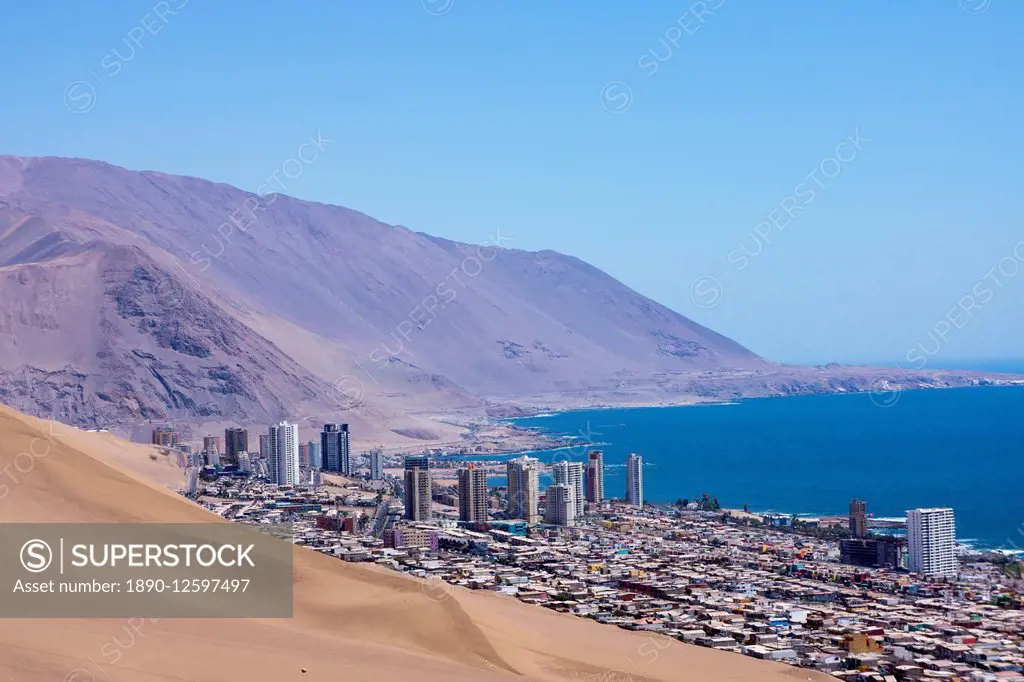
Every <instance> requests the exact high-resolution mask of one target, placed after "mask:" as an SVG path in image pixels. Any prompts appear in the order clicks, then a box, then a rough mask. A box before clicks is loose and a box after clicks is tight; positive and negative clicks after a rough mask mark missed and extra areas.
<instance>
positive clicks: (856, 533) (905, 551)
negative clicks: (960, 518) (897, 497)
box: [839, 500, 959, 578]
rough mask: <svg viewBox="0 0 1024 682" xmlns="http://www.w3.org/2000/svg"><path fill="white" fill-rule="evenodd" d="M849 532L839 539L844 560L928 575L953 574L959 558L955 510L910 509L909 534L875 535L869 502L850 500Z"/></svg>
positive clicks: (937, 576) (942, 576) (908, 515)
mask: <svg viewBox="0 0 1024 682" xmlns="http://www.w3.org/2000/svg"><path fill="white" fill-rule="evenodd" d="M850 534H851V535H852V536H853V537H852V538H844V539H843V540H841V541H840V543H839V551H840V556H841V560H842V562H843V563H844V564H852V565H854V566H865V567H870V568H906V569H907V570H909V571H910V572H911V573H916V574H918V575H921V576H923V577H927V578H944V577H953V576H955V575H956V574H957V571H958V569H959V565H958V562H957V558H956V522H955V519H954V516H953V510H952V509H949V508H946V507H943V508H929V509H911V510H909V511H908V512H907V536H906V538H905V539H904V538H901V537H897V536H893V535H872V533H871V532H870V530H869V529H868V515H867V504H866V503H864V502H863V501H862V500H853V501H851V502H850Z"/></svg>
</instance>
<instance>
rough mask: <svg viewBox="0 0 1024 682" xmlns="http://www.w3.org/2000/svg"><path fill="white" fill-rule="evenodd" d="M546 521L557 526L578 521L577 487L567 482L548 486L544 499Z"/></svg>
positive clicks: (568, 524)
mask: <svg viewBox="0 0 1024 682" xmlns="http://www.w3.org/2000/svg"><path fill="white" fill-rule="evenodd" d="M544 521H546V522H547V523H551V524H554V525H556V526H572V525H574V524H575V523H576V489H575V488H573V486H571V485H568V484H567V483H555V484H554V485H551V486H548V490H547V494H546V495H545V500H544Z"/></svg>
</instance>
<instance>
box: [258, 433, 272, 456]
mask: <svg viewBox="0 0 1024 682" xmlns="http://www.w3.org/2000/svg"><path fill="white" fill-rule="evenodd" d="M260 457H263V458H264V459H266V458H268V457H270V434H266V433H261V434H260Z"/></svg>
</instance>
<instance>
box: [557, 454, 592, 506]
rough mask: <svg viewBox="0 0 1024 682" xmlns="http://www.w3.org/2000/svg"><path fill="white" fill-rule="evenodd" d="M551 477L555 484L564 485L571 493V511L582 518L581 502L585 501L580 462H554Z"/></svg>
mask: <svg viewBox="0 0 1024 682" xmlns="http://www.w3.org/2000/svg"><path fill="white" fill-rule="evenodd" d="M551 475H552V478H553V479H554V482H555V483H556V484H558V483H564V484H565V485H567V486H569V488H570V489H571V491H572V504H573V509H575V511H576V516H583V501H584V500H585V499H586V498H585V497H584V494H583V484H584V480H585V479H584V477H583V463H582V462H556V463H555V465H554V466H553V467H551Z"/></svg>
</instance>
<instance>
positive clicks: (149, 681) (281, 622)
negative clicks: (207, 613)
mask: <svg viewBox="0 0 1024 682" xmlns="http://www.w3.org/2000/svg"><path fill="white" fill-rule="evenodd" d="M0 464H2V465H4V466H5V468H4V471H9V473H8V475H7V476H5V477H4V479H3V481H2V485H0V522H2V523H86V522H93V523H218V522H221V521H220V519H219V518H218V517H217V516H215V515H213V514H211V513H210V512H207V511H206V510H205V509H203V508H201V507H199V506H197V505H195V504H193V503H191V502H189V501H187V500H185V499H184V498H181V497H179V496H177V495H175V494H174V493H172V492H171V491H170V490H168V489H166V488H164V487H163V485H162V484H163V483H172V482H173V479H174V478H175V477H176V475H177V474H176V468H175V466H174V465H173V463H171V462H168V461H166V458H165V457H164V456H163V455H160V454H159V453H158V451H157V450H155V449H152V448H149V447H147V446H141V445H136V444H133V443H129V442H127V441H124V440H122V439H120V438H117V437H115V436H113V435H112V434H106V433H87V432H84V431H79V430H77V429H73V428H70V427H67V426H64V425H62V424H57V423H53V422H47V421H44V420H40V419H35V418H32V417H26V416H24V415H21V414H18V413H17V412H15V411H14V410H11V409H9V408H6V407H4V406H2V405H0ZM12 464H13V465H14V466H11V465H12ZM293 576H294V587H293V595H294V599H293V601H294V617H293V618H290V619H264V620H248V619H211V620H196V619H160V620H155V621H154V620H149V619H141V618H138V619H128V620H125V619H38V618H37V619H28V620H14V619H0V677H2V678H3V679H9V680H19V682H44V681H47V682H48V681H51V680H66V681H67V682H94V681H95V680H110V682H128V681H129V680H130V681H131V682H157V681H158V680H160V681H167V680H189V681H191V682H214V681H216V682H220V681H222V680H249V681H251V682H259V681H261V680H275V681H276V680H302V682H319V681H321V680H332V681H333V680H339V679H344V680H353V681H368V682H369V681H372V682H389V681H391V680H396V681H397V680H408V679H409V677H410V675H411V676H413V677H415V679H417V680H421V681H422V682H433V681H434V680H444V681H445V682H448V681H461V680H465V681H466V682H484V681H487V680H509V679H521V680H595V681H602V682H619V681H620V680H623V681H624V680H645V681H648V682H659V681H663V682H667V681H668V680H672V681H673V682H689V681H693V682H697V681H698V680H701V681H702V680H711V679H714V680H721V681H722V682H783V681H785V680H827V679H831V678H828V677H826V676H824V675H821V674H819V673H816V672H812V671H806V670H800V669H797V668H792V667H788V666H783V665H781V664H770V663H764V662H760V661H756V660H754V659H751V658H748V657H744V656H738V655H734V654H728V653H723V652H719V651H714V650H711V649H703V648H698V647H693V646H689V645H684V644H681V643H680V642H677V641H675V640H673V639H671V638H668V637H664V636H662V635H656V634H652V633H647V634H643V633H639V632H627V631H624V630H619V629H618V628H614V627H610V626H606V625H600V624H597V623H594V622H591V621H587V620H584V619H580V618H576V617H573V616H568V615H564V614H559V613H555V612H553V611H550V610H548V609H543V608H539V607H534V606H528V605H525V604H522V603H520V602H519V601H517V600H515V599H512V598H509V597H502V596H499V595H496V594H494V593H487V592H482V591H470V590H466V589H464V588H455V587H453V588H452V590H451V592H448V591H444V590H440V591H439V590H437V589H436V588H435V587H425V583H424V582H423V581H420V580H417V579H413V578H410V577H407V576H404V575H401V574H398V573H392V572H390V571H387V570H386V569H383V568H380V567H377V566H372V565H363V564H349V563H345V562H343V561H341V560H338V559H334V558H331V557H328V556H325V555H323V554H319V553H316V552H313V551H312V550H308V549H305V548H300V547H296V548H295V549H294V567H293ZM111 651H114V652H116V653H117V654H118V656H116V658H115V657H114V656H111V655H109V653H110V652H111Z"/></svg>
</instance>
